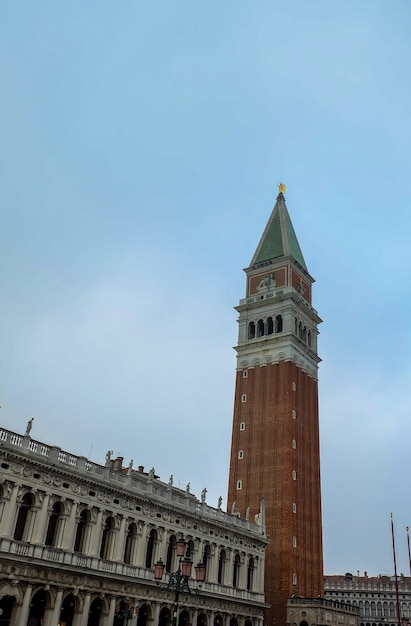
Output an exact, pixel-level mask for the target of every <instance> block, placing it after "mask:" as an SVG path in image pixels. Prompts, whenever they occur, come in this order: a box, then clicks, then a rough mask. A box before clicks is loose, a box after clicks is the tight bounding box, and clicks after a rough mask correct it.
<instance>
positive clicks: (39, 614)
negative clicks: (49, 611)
mask: <svg viewBox="0 0 411 626" xmlns="http://www.w3.org/2000/svg"><path fill="white" fill-rule="evenodd" d="M46 605H47V595H46V592H45V591H44V589H40V590H39V591H37V592H36V593H35V594H34V596H33V597H32V599H31V603H30V612H29V619H28V622H27V623H28V624H41V622H42V621H44V612H45V609H46Z"/></svg>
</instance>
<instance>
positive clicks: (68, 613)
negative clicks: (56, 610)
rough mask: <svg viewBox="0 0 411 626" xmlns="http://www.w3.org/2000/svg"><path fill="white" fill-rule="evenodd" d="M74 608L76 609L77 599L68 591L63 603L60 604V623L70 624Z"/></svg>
mask: <svg viewBox="0 0 411 626" xmlns="http://www.w3.org/2000/svg"><path fill="white" fill-rule="evenodd" d="M76 608H77V609H78V600H77V598H76V596H74V595H73V594H72V593H69V595H68V596H66V597H65V598H64V601H63V604H62V606H61V611H60V623H61V624H63V623H65V624H72V623H73V618H74V612H75V611H76Z"/></svg>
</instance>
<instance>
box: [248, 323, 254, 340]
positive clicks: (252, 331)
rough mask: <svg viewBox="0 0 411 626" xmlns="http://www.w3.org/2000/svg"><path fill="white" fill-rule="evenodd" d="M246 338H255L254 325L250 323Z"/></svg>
mask: <svg viewBox="0 0 411 626" xmlns="http://www.w3.org/2000/svg"><path fill="white" fill-rule="evenodd" d="M248 338H249V339H254V338H255V324H254V322H250V323H249V324H248Z"/></svg>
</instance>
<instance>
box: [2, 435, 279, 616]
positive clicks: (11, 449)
mask: <svg viewBox="0 0 411 626" xmlns="http://www.w3.org/2000/svg"><path fill="white" fill-rule="evenodd" d="M29 431H30V429H29V428H28V433H27V434H26V435H20V434H17V433H14V432H10V431H8V430H5V429H0V468H1V473H0V482H1V485H0V495H1V498H0V611H1V615H0V626H39V625H40V624H45V626H57V625H60V626H112V625H114V626H125V625H126V624H128V625H129V626H133V625H134V626H168V625H169V624H171V622H172V619H173V617H172V615H173V612H174V611H173V606H174V601H175V592H174V591H171V590H169V591H164V588H165V587H166V581H167V578H168V577H167V576H165V582H164V583H161V584H160V585H158V584H157V583H156V581H155V580H154V564H155V563H156V562H157V561H158V560H159V559H160V558H161V559H162V560H163V562H164V564H165V569H166V572H168V573H173V572H175V571H176V570H177V568H178V559H177V557H176V542H177V541H178V540H181V539H184V540H185V542H186V544H187V554H186V556H187V557H189V558H190V560H192V561H193V563H194V565H196V564H198V563H199V562H204V564H205V565H206V576H205V582H204V583H203V584H202V586H201V590H200V593H198V594H197V593H196V581H195V578H192V580H191V579H190V588H191V590H192V593H186V592H185V593H181V594H180V597H179V610H178V615H177V618H176V619H177V624H178V626H191V625H192V626H262V622H263V609H264V607H265V606H266V605H265V602H264V551H265V547H266V545H267V539H266V534H265V528H264V526H263V525H257V524H255V523H253V522H251V521H249V520H243V519H240V518H239V517H237V516H236V515H229V514H227V513H225V512H224V511H222V510H221V508H217V509H215V508H212V507H210V506H208V505H207V504H206V502H205V492H203V494H202V497H201V500H200V501H199V500H198V499H197V498H196V497H195V496H194V495H193V494H191V493H189V486H187V487H188V488H187V490H186V491H182V490H181V489H177V488H176V487H174V486H173V485H172V477H170V481H169V482H168V483H165V482H162V481H161V480H159V479H158V477H157V476H155V474H154V470H150V472H148V473H147V472H144V468H142V467H139V468H138V470H133V469H132V467H131V466H130V467H128V468H124V467H123V466H122V459H121V458H118V459H114V460H112V459H111V458H110V454H108V455H107V458H106V464H105V465H97V464H95V463H92V462H91V461H89V460H87V459H86V458H85V457H81V456H76V455H74V454H71V453H68V452H65V451H63V450H62V449H61V448H59V447H56V446H49V445H46V444H44V443H41V442H38V441H35V440H34V439H32V438H31V437H30V435H29ZM193 571H194V570H193Z"/></svg>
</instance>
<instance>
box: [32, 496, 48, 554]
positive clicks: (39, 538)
mask: <svg viewBox="0 0 411 626" xmlns="http://www.w3.org/2000/svg"><path fill="white" fill-rule="evenodd" d="M49 502H50V494H49V493H46V494H45V495H44V498H43V503H42V505H41V509H40V511H39V513H38V514H37V515H36V518H35V520H34V528H33V536H32V539H31V543H35V544H43V543H44V538H45V535H46V526H47V522H48V514H49V511H48V507H49Z"/></svg>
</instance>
